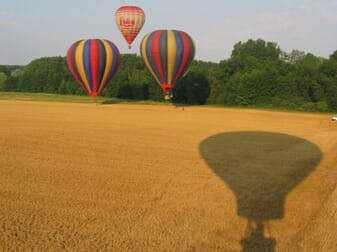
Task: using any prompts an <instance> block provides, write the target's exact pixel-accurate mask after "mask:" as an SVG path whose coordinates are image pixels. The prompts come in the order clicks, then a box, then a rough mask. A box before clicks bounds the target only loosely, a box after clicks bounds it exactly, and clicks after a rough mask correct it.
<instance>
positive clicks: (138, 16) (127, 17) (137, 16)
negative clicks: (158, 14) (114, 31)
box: [115, 5, 145, 49]
mask: <svg viewBox="0 0 337 252" xmlns="http://www.w3.org/2000/svg"><path fill="white" fill-rule="evenodd" d="M115 22H116V24H117V26H118V29H119V30H120V31H121V33H122V35H123V37H124V38H125V40H126V42H128V44H129V49H130V48H131V44H132V42H133V41H134V39H135V38H136V36H137V35H138V33H139V31H140V30H141V29H142V27H143V25H144V23H145V13H144V11H143V10H142V9H141V8H140V7H138V6H131V5H129V6H122V7H120V8H118V9H117V11H116V13H115Z"/></svg>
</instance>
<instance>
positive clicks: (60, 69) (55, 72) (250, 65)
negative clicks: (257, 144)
mask: <svg viewBox="0 0 337 252" xmlns="http://www.w3.org/2000/svg"><path fill="white" fill-rule="evenodd" d="M0 91H18V92H46V93H58V94H79V95H85V94H84V91H83V90H82V88H81V87H80V86H79V85H78V84H77V83H76V82H75V80H74V78H73V77H72V75H71V74H70V72H69V70H68V67H67V64H66V58H65V57H45V58H39V59H36V60H33V61H32V62H31V63H30V64H28V65H27V66H4V65H2V66H0ZM173 95H174V96H173V98H172V101H173V102H174V103H183V104H200V105H201V104H219V105H224V106H240V107H264V108H282V109H291V110H302V111H319V112H332V111H337V50H336V51H335V52H332V53H331V55H330V56H329V58H328V59H326V58H321V57H317V56H315V55H313V54H310V53H304V52H302V51H298V50H293V51H292V52H290V53H287V52H283V51H282V50H281V49H280V48H279V46H278V45H277V44H276V43H274V42H266V41H264V40H263V39H257V40H252V39H250V40H248V41H246V42H238V43H236V44H235V45H234V47H233V50H232V53H231V56H230V58H229V59H226V60H222V61H220V62H219V63H213V62H205V61H200V60H195V61H193V63H192V65H191V68H190V70H189V72H188V74H187V75H186V76H185V77H183V78H181V79H180V80H179V81H178V83H177V85H176V87H175V88H174V89H173ZM102 96H104V97H117V98H121V99H129V100H155V101H163V100H164V95H163V92H162V90H161V89H160V87H159V85H158V84H157V83H156V82H155V80H154V78H153V77H152V76H151V74H150V72H149V71H148V70H147V68H146V67H145V65H144V63H143V60H142V58H141V57H140V56H137V55H136V54H123V55H121V63H120V67H119V69H118V72H117V74H116V75H115V77H114V78H113V79H112V81H111V82H110V83H109V84H108V85H107V86H106V88H105V89H104V91H103V93H102Z"/></svg>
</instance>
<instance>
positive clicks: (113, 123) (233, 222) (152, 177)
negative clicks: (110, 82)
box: [0, 100, 337, 252]
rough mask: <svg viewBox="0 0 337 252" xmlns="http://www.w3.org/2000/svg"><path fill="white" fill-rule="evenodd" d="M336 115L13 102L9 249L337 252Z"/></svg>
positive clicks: (7, 132) (8, 115)
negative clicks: (334, 117)
mask: <svg viewBox="0 0 337 252" xmlns="http://www.w3.org/2000/svg"><path fill="white" fill-rule="evenodd" d="M336 186H337V123H336V122H333V121H331V115H327V114H308V113H289V112H273V111H263V110H245V109H225V108H210V107H198V106H197V107H185V108H184V110H183V109H182V107H174V106H171V105H140V104H138V105H137V104H110V105H102V104H99V105H94V104H89V103H66V102H51V101H44V102H41V101H14V100H0V251H315V252H316V251H337V229H336V227H337V187H336Z"/></svg>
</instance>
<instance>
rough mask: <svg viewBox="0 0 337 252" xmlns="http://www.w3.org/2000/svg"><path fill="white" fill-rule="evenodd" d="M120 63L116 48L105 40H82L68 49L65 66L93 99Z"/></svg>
mask: <svg viewBox="0 0 337 252" xmlns="http://www.w3.org/2000/svg"><path fill="white" fill-rule="evenodd" d="M119 62H120V53H119V49H118V48H117V46H116V45H115V44H114V43H113V42H111V41H109V40H105V39H84V40H79V41H77V42H75V43H73V44H72V45H71V46H70V48H69V49H68V53H67V64H68V68H69V70H70V72H71V73H72V75H73V76H74V78H75V80H76V81H77V82H78V83H79V84H80V86H81V87H82V88H83V89H84V90H85V91H86V92H87V93H88V94H89V96H90V97H91V98H92V99H94V98H95V97H96V96H97V95H99V94H101V92H102V91H103V89H104V87H105V86H106V84H107V83H108V82H109V81H110V80H111V79H112V77H113V76H114V74H115V73H116V71H117V69H118V66H119Z"/></svg>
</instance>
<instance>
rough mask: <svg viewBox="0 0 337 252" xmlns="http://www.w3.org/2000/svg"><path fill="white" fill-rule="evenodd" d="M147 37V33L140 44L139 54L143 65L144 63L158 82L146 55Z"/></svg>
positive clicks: (148, 35)
mask: <svg viewBox="0 0 337 252" xmlns="http://www.w3.org/2000/svg"><path fill="white" fill-rule="evenodd" d="M149 37H150V34H147V35H146V36H145V37H144V38H143V41H142V44H141V46H140V54H141V56H142V58H143V61H144V63H145V65H146V67H147V69H149V71H150V73H151V74H152V76H153V77H154V78H155V79H156V81H157V82H158V83H160V81H159V79H158V78H157V76H156V74H155V72H154V71H153V68H152V66H151V64H150V62H149V60H148V55H147V45H148V43H147V41H148V39H149Z"/></svg>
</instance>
